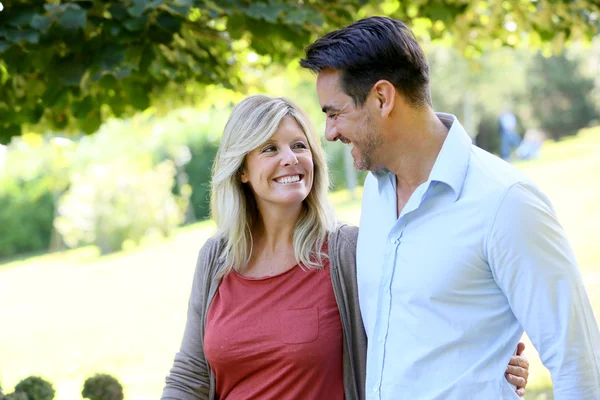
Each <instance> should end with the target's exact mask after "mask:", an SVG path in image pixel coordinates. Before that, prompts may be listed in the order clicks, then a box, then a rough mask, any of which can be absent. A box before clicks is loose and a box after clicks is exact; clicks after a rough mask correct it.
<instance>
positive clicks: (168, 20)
mask: <svg viewBox="0 0 600 400" xmlns="http://www.w3.org/2000/svg"><path fill="white" fill-rule="evenodd" d="M156 24H157V25H158V26H159V27H161V28H162V29H164V30H165V31H167V32H169V33H170V34H173V33H175V32H179V30H180V29H181V19H179V18H177V17H175V16H173V15H171V14H169V13H165V12H163V13H160V14H159V15H158V17H157V18H156Z"/></svg>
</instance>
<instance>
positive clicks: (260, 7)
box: [246, 3, 279, 23]
mask: <svg viewBox="0 0 600 400" xmlns="http://www.w3.org/2000/svg"><path fill="white" fill-rule="evenodd" d="M246 15H248V16H249V17H251V18H254V19H264V20H265V21H267V22H271V23H275V22H277V19H278V18H279V9H278V8H276V7H270V6H268V5H267V4H265V3H252V4H251V5H250V7H248V8H247V9H246Z"/></svg>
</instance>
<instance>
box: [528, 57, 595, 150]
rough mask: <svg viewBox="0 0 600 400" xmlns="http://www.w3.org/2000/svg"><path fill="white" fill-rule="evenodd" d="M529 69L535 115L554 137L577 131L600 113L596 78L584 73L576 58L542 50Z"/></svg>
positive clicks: (530, 92)
mask: <svg viewBox="0 0 600 400" xmlns="http://www.w3.org/2000/svg"><path fill="white" fill-rule="evenodd" d="M528 72H529V76H530V79H528V81H527V82H528V85H527V86H528V89H529V97H530V101H531V105H532V108H533V115H534V117H535V118H536V119H537V120H538V121H539V124H540V127H541V128H542V130H544V131H545V132H547V133H549V134H550V136H551V137H552V138H553V139H554V140H558V139H560V138H561V137H563V136H566V135H574V134H576V133H577V132H578V131H579V130H580V129H581V128H585V127H586V126H587V125H588V124H589V123H590V122H591V121H592V120H594V119H595V118H597V117H598V111H597V110H596V109H595V107H594V103H593V102H592V99H591V94H592V91H593V90H594V80H593V79H592V78H590V77H586V76H583V75H582V74H581V72H580V63H579V60H577V59H576V58H574V57H568V56H567V55H566V54H561V55H559V56H554V57H550V58H545V57H543V56H542V55H540V54H538V55H537V56H536V58H535V60H534V62H532V63H531V66H530V68H529V71H528Z"/></svg>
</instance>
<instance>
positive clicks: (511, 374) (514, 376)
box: [506, 342, 529, 397]
mask: <svg viewBox="0 0 600 400" xmlns="http://www.w3.org/2000/svg"><path fill="white" fill-rule="evenodd" d="M523 350H525V343H522V342H519V344H518V345H517V355H516V356H512V357H511V358H510V362H509V363H508V367H506V380H507V381H509V382H510V383H512V384H513V385H515V386H517V394H518V395H519V396H520V397H523V396H524V395H525V387H526V386H527V378H529V361H527V357H525V356H524V355H523Z"/></svg>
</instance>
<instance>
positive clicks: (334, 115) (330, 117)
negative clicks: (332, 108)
mask: <svg viewBox="0 0 600 400" xmlns="http://www.w3.org/2000/svg"><path fill="white" fill-rule="evenodd" d="M336 117H337V114H329V115H328V116H327V118H329V119H335V118H336Z"/></svg>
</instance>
